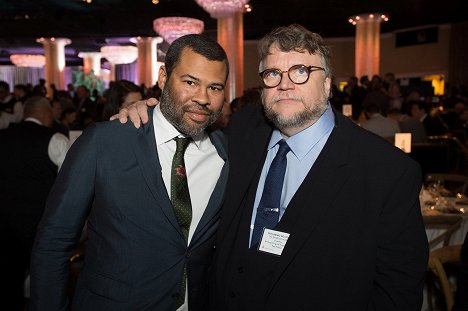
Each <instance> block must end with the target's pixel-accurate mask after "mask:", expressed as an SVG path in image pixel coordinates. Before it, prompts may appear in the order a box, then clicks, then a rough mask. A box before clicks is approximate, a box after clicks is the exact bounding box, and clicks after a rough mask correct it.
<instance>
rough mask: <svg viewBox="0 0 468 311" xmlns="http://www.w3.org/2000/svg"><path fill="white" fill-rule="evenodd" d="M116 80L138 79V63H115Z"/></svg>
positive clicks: (132, 80) (133, 80)
mask: <svg viewBox="0 0 468 311" xmlns="http://www.w3.org/2000/svg"><path fill="white" fill-rule="evenodd" d="M115 80H128V81H131V82H135V81H136V80H137V63H136V62H133V63H131V64H122V65H115Z"/></svg>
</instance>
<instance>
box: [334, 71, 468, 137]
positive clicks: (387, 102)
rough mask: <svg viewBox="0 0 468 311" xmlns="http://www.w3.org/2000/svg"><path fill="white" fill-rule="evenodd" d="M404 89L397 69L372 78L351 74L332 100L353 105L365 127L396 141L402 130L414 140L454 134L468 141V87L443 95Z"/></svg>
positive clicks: (339, 104) (354, 115) (338, 105)
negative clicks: (397, 75) (341, 89)
mask: <svg viewBox="0 0 468 311" xmlns="http://www.w3.org/2000/svg"><path fill="white" fill-rule="evenodd" d="M407 89H408V90H407V91H403V90H402V88H401V86H400V84H399V81H398V80H397V79H395V75H394V74H393V73H387V74H385V75H384V76H383V77H381V76H378V75H375V76H373V77H372V78H371V80H369V79H368V77H367V76H363V77H361V78H360V79H358V78H357V77H350V78H349V80H348V82H347V85H346V86H345V87H344V88H343V91H340V90H339V89H338V87H336V86H335V88H334V90H333V96H332V98H331V99H330V102H331V104H332V105H333V106H334V107H335V108H336V109H338V110H340V111H341V110H342V107H343V105H351V106H352V116H351V118H352V119H353V120H354V121H355V122H356V123H358V124H360V125H361V126H362V127H364V128H366V129H368V130H369V131H371V132H374V133H376V134H378V135H380V136H382V137H384V138H387V139H388V140H390V141H392V140H393V137H394V134H395V133H398V132H409V133H412V134H413V135H412V138H413V143H423V142H427V137H431V136H438V135H439V136H440V135H452V136H454V137H457V138H458V139H459V140H460V141H461V142H463V143H465V144H466V143H467V141H468V91H467V90H466V87H453V88H450V89H449V90H447V94H446V95H443V96H434V95H433V94H423V93H421V92H420V91H418V90H415V89H411V88H407Z"/></svg>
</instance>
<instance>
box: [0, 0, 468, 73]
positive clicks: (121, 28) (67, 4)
mask: <svg viewBox="0 0 468 311" xmlns="http://www.w3.org/2000/svg"><path fill="white" fill-rule="evenodd" d="M250 4H251V6H252V8H253V9H252V12H250V13H246V14H245V15H244V37H245V39H246V40H255V39H258V38H260V37H261V36H263V35H264V34H266V33H268V32H269V31H270V30H271V29H272V28H274V27H276V26H279V25H288V24H291V23H299V24H302V25H304V26H305V27H307V28H308V29H310V30H312V31H315V32H318V33H320V34H321V35H322V36H324V37H345V36H353V35H354V28H353V26H352V25H351V24H349V23H348V22H347V19H348V17H349V16H351V15H354V14H359V13H366V12H382V13H387V14H389V16H390V20H389V21H388V22H386V23H384V24H383V25H382V32H390V31H394V30H397V29H403V28H410V27H415V26H423V25H431V24H442V23H454V22H461V21H466V20H468V14H467V12H468V1H467V0H445V1H443V2H442V1H440V0H438V1H435V0H401V1H400V0H373V1H366V0H328V1H327V0H322V1H314V0H286V1H285V0H272V1H267V0H251V1H250ZM163 16H189V17H195V18H198V19H201V20H202V21H203V22H204V23H205V33H208V34H209V35H211V36H213V37H216V20H214V19H212V18H210V16H209V14H208V13H206V12H205V11H204V10H203V9H202V8H201V7H199V6H198V5H197V4H196V2H195V1H194V0H159V4H153V3H152V2H151V0H93V1H92V3H91V4H88V3H86V2H84V1H83V0H0V64H11V63H10V61H9V55H10V54H12V53H22V52H24V51H28V52H30V53H43V49H42V46H41V45H40V44H38V43H36V38H38V37H66V38H70V39H71V40H72V43H71V44H70V45H69V46H67V48H66V59H67V65H80V64H81V63H82V60H81V59H79V58H78V57H77V54H78V52H80V51H98V50H99V48H100V47H101V46H103V45H106V43H108V42H109V41H112V40H114V42H119V39H118V38H122V37H135V36H156V35H157V34H156V32H155V31H154V30H153V27H152V25H153V20H154V19H155V18H158V17H163ZM161 48H162V49H164V48H167V44H166V43H163V44H161Z"/></svg>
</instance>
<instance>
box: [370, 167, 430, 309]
mask: <svg viewBox="0 0 468 311" xmlns="http://www.w3.org/2000/svg"><path fill="white" fill-rule="evenodd" d="M382 178H385V177H384V176H383V177H382ZM388 189H389V191H388V192H387V193H388V197H387V198H386V204H385V207H384V209H383V210H382V211H381V214H380V217H379V231H378V233H377V234H378V236H377V241H378V246H377V254H376V255H377V257H376V271H375V278H374V284H373V289H372V293H371V295H372V296H371V301H370V304H369V306H368V310H379V311H380V310H394V311H406V310H407V311H410V310H421V305H422V297H423V287H424V278H425V274H426V271H427V262H428V256H429V248H428V242H427V237H426V234H425V230H424V224H423V221H422V216H421V209H420V204H419V192H420V189H421V172H420V169H419V166H418V165H417V164H416V163H414V162H409V165H408V166H407V168H406V170H405V171H404V172H403V173H402V174H400V177H399V178H398V179H397V182H396V183H395V184H393V185H389V188H388Z"/></svg>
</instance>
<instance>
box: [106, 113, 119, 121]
mask: <svg viewBox="0 0 468 311" xmlns="http://www.w3.org/2000/svg"><path fill="white" fill-rule="evenodd" d="M118 118H119V114H118V113H117V114H114V115H112V116H111V117H110V118H109V121H113V120H115V119H118ZM104 121H105V120H104Z"/></svg>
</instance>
